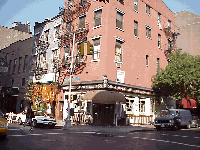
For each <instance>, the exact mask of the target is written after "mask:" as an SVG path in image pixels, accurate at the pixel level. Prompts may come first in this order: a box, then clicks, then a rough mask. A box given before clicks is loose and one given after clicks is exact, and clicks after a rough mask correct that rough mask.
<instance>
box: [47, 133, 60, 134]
mask: <svg viewBox="0 0 200 150" xmlns="http://www.w3.org/2000/svg"><path fill="white" fill-rule="evenodd" d="M45 134H64V133H45Z"/></svg>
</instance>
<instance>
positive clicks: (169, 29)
mask: <svg viewBox="0 0 200 150" xmlns="http://www.w3.org/2000/svg"><path fill="white" fill-rule="evenodd" d="M168 31H171V21H170V20H168Z"/></svg>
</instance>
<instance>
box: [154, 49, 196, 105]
mask: <svg viewBox="0 0 200 150" xmlns="http://www.w3.org/2000/svg"><path fill="white" fill-rule="evenodd" d="M152 88H153V89H154V90H155V92H156V93H157V94H158V95H159V96H167V97H173V98H175V99H177V100H181V99H182V98H187V97H190V98H192V97H194V99H196V100H197V101H199V102H200V56H192V55H189V54H187V53H181V52H180V50H178V51H175V53H174V54H169V65H168V66H166V67H165V68H164V69H160V70H158V72H157V74H156V75H154V76H153V83H152Z"/></svg>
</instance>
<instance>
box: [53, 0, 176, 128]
mask: <svg viewBox="0 0 200 150" xmlns="http://www.w3.org/2000/svg"><path fill="white" fill-rule="evenodd" d="M74 5H75V6H76V7H73V6H74ZM80 5H81V6H80ZM70 6H72V7H70ZM77 6H78V7H77ZM82 8H84V9H83V10H85V11H82V10H81V9H82ZM65 9H66V11H68V14H70V13H69V12H70V10H71V11H75V10H79V11H76V14H78V15H76V17H74V18H73V17H71V16H70V15H69V16H68V17H67V18H66V22H65V21H63V27H65V26H66V28H67V29H68V30H71V31H72V32H73V28H69V25H74V24H77V26H78V28H79V29H78V30H77V31H79V32H80V29H81V28H83V30H85V32H86V33H87V35H86V36H85V38H82V39H81V40H76V43H75V49H74V55H75V56H78V57H79V59H77V61H80V62H79V64H81V65H79V67H80V66H82V68H83V69H82V70H81V71H79V72H80V73H77V75H74V76H76V77H78V78H80V80H76V79H72V95H77V97H78V98H79V99H81V98H82V100H83V101H82V104H83V105H85V106H84V107H83V108H82V112H81V113H82V118H81V119H82V121H84V118H85V117H86V116H87V115H84V114H87V113H84V112H85V111H87V107H89V105H88V103H89V102H90V101H87V100H86V99H85V98H84V95H85V94H86V93H88V92H89V91H90V92H91V91H96V90H107V91H118V92H121V93H123V95H124V96H125V98H126V102H125V103H124V104H122V105H121V110H122V107H123V109H124V110H125V111H126V116H128V118H129V123H147V122H148V121H150V120H152V118H153V111H154V108H153V98H154V94H153V91H152V89H151V84H152V81H151V79H152V76H153V75H155V74H156V71H157V69H158V68H164V67H165V66H166V65H167V64H168V61H167V57H166V54H167V53H168V52H170V51H171V50H172V49H173V47H174V38H173V36H172V35H173V33H174V32H176V28H175V25H174V24H175V15H174V13H173V12H171V11H170V10H169V9H168V7H167V6H166V5H165V4H164V3H163V2H162V0H109V1H106V0H105V1H103V0H102V1H101V0H91V1H88V0H87V1H86V0H81V3H80V4H79V3H77V1H73V0H66V5H65ZM71 14H72V13H71ZM74 16H75V15H74ZM70 17H71V18H70ZM88 25H89V27H88ZM68 30H67V31H68ZM86 30H87V31H86ZM65 31H66V30H65V29H64V30H63V33H65ZM67 33H68V32H67ZM66 35H67V34H66ZM77 38H78V36H77ZM88 41H89V42H90V43H91V44H92V45H93V50H92V55H88V54H89V49H88V47H87V46H88ZM81 43H84V44H81ZM68 46H69V45H67V44H66V46H65V48H62V47H61V49H60V58H61V59H62V58H63V56H65V58H66V56H68V54H70V52H69V51H71V50H72V44H71V45H70V47H71V49H69V48H68ZM80 55H82V56H80ZM83 64H84V65H83ZM77 66H78V65H77ZM74 70H75V69H74ZM77 70H78V69H77ZM75 72H76V71H75ZM63 74H67V72H66V71H63V72H62V71H61V72H60V81H59V83H60V85H61V86H62V88H61V90H60V91H61V92H60V93H59V96H58V109H57V115H56V116H57V119H61V118H62V116H61V114H62V113H64V111H63V106H64V99H66V98H67V95H68V94H69V92H68V90H69V82H68V81H65V82H63V81H64V79H68V78H69V76H65V75H63ZM68 74H69V73H68ZM106 77H107V78H106ZM104 79H105V80H104ZM77 97H76V98H77ZM76 98H74V99H73V101H71V106H70V107H71V108H74V110H75V115H76V112H78V110H76V108H78V107H77V106H76V104H77V103H78V101H79V99H78V98H77V99H76ZM91 100H92V99H91ZM94 103H95V102H94ZM92 107H94V106H92ZM98 107H100V106H98ZM109 107H110V106H109ZM115 108H116V105H115ZM93 110H94V109H93ZM98 113H101V112H100V111H98ZM91 116H92V118H93V121H94V122H95V121H96V122H98V121H100V122H102V120H98V119H96V120H95V113H94V111H93V112H92V113H91ZM116 116H117V114H116V113H115V114H114V118H112V119H113V124H116ZM142 116H145V122H141V120H139V119H141V117H142ZM147 116H148V117H147Z"/></svg>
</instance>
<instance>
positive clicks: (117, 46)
mask: <svg viewBox="0 0 200 150" xmlns="http://www.w3.org/2000/svg"><path fill="white" fill-rule="evenodd" d="M122 44H123V43H122V42H121V41H119V40H116V44H115V62H122Z"/></svg>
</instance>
